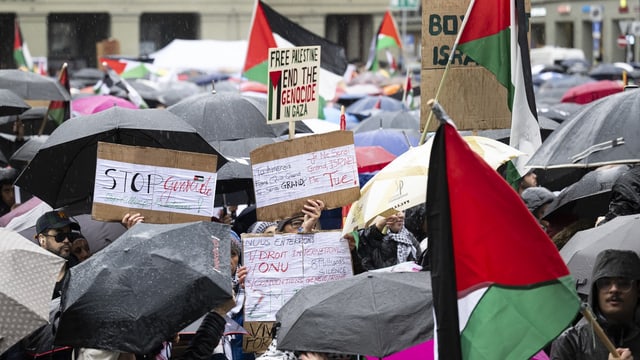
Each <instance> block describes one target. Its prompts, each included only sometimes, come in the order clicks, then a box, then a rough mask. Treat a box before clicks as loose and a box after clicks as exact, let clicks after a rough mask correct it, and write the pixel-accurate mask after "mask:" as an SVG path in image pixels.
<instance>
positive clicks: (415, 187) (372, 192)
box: [343, 136, 522, 232]
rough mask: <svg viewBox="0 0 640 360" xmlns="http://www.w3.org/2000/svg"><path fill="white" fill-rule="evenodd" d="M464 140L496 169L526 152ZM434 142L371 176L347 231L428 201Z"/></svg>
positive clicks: (486, 141)
mask: <svg viewBox="0 0 640 360" xmlns="http://www.w3.org/2000/svg"><path fill="white" fill-rule="evenodd" d="M464 140H465V141H466V142H467V144H468V145H469V146H470V147H471V149H472V150H473V151H474V152H476V154H478V155H479V156H480V157H482V158H483V159H484V160H485V161H486V162H487V163H488V164H489V165H490V166H491V167H492V168H494V169H497V168H498V167H499V166H500V165H502V164H503V163H505V162H507V161H509V160H511V159H513V158H515V157H517V156H520V155H522V152H520V151H518V150H517V149H514V148H512V147H510V146H509V145H506V144H503V143H501V142H499V141H496V140H492V139H489V138H484V137H480V136H465V137H464ZM432 144H433V137H431V138H430V139H429V140H428V141H427V142H426V143H425V144H423V145H420V146H416V147H414V148H411V149H410V150H409V151H407V152H406V153H404V154H402V155H400V156H398V157H397V158H396V159H395V160H393V161H392V162H391V163H389V164H388V165H387V166H385V168H384V169H382V170H380V172H378V173H377V174H376V175H375V176H374V177H373V178H371V180H369V181H368V182H367V183H366V184H365V185H364V187H363V188H362V190H361V191H360V199H359V200H358V201H356V202H354V203H353V205H352V206H351V209H349V214H348V215H347V219H346V221H345V226H344V229H343V231H344V232H348V231H351V230H353V229H354V228H362V227H365V226H367V225H368V224H369V223H370V222H371V221H372V220H373V219H375V218H376V216H378V215H383V214H387V215H388V214H390V213H391V212H393V211H399V210H405V209H408V208H410V207H413V206H416V205H420V204H422V203H424V202H425V200H426V197H427V194H426V192H427V174H428V173H429V158H430V157H431V145H432Z"/></svg>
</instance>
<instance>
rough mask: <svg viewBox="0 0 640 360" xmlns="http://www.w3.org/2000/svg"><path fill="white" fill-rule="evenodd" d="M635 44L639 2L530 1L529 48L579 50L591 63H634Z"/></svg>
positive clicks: (637, 56)
mask: <svg viewBox="0 0 640 360" xmlns="http://www.w3.org/2000/svg"><path fill="white" fill-rule="evenodd" d="M624 5H626V6H624ZM638 41H640V1H639V0H603V1H557V0H531V47H540V46H544V45H552V46H559V47H567V48H578V49H582V50H583V51H584V53H585V56H586V58H587V60H589V61H591V62H618V61H620V62H631V61H636V62H637V61H640V46H638V44H637V42H638Z"/></svg>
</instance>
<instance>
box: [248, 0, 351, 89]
mask: <svg viewBox="0 0 640 360" xmlns="http://www.w3.org/2000/svg"><path fill="white" fill-rule="evenodd" d="M317 45H320V46H321V49H320V68H321V69H320V78H319V87H320V96H322V97H323V98H325V99H329V100H331V99H333V98H334V96H335V91H336V85H337V84H338V82H340V80H342V76H343V75H344V73H345V71H346V70H347V65H348V63H347V58H346V55H345V53H344V49H343V48H342V47H341V46H340V45H337V44H335V43H333V42H331V41H329V40H327V39H324V38H322V37H320V36H318V35H316V34H314V33H312V32H310V31H309V30H307V29H305V28H303V27H301V26H300V25H298V24H296V23H294V22H293V21H291V20H289V19H288V18H286V17H285V16H283V15H281V14H279V13H277V12H276V11H275V10H273V9H272V8H271V7H269V6H268V5H267V4H265V3H264V2H262V1H261V0H258V1H257V3H256V8H255V10H254V13H253V21H252V22H251V29H250V32H249V43H248V46H247V58H246V60H245V63H244V67H243V70H242V75H243V76H244V77H245V78H247V79H249V80H252V81H257V82H260V83H262V84H268V81H267V80H268V77H267V69H268V63H267V60H268V56H269V48H276V47H293V46H317Z"/></svg>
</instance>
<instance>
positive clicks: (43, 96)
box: [0, 70, 71, 100]
mask: <svg viewBox="0 0 640 360" xmlns="http://www.w3.org/2000/svg"><path fill="white" fill-rule="evenodd" d="M0 89H9V90H11V91H13V92H14V93H16V94H17V95H18V96H20V97H22V98H23V99H27V100H71V95H69V92H68V91H67V89H65V88H64V87H63V86H62V85H60V83H59V82H58V81H57V80H55V79H53V78H50V77H46V76H42V75H40V74H36V73H33V72H27V71H21V70H0Z"/></svg>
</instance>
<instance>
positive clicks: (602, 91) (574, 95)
mask: <svg viewBox="0 0 640 360" xmlns="http://www.w3.org/2000/svg"><path fill="white" fill-rule="evenodd" d="M623 90H624V84H623V83H622V82H621V81H617V80H616V81H614V80H600V81H595V82H588V83H585V84H582V85H578V86H574V87H572V88H570V89H569V90H567V92H566V93H564V95H562V99H561V100H560V101H562V102H572V103H578V104H588V103H590V102H592V101H594V100H598V99H600V98H603V97H605V96H609V95H612V94H617V93H619V92H622V91H623Z"/></svg>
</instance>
